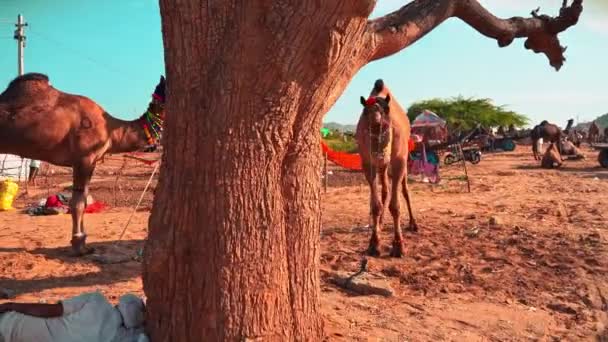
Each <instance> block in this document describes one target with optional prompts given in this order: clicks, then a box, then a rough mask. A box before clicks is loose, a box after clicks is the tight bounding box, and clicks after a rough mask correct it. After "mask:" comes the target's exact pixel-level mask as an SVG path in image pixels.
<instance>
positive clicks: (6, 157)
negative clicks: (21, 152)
mask: <svg viewBox="0 0 608 342" xmlns="http://www.w3.org/2000/svg"><path fill="white" fill-rule="evenodd" d="M30 162H31V160H29V159H24V158H21V157H19V156H15V155H12V154H0V177H1V178H5V177H6V178H12V179H15V180H17V179H27V176H28V174H29V171H30ZM19 172H21V175H20V174H19Z"/></svg>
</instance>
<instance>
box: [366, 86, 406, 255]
mask: <svg viewBox="0 0 608 342" xmlns="http://www.w3.org/2000/svg"><path fill="white" fill-rule="evenodd" d="M361 105H362V106H363V111H362V113H361V116H360V118H359V122H358V123H357V130H356V140H357V145H358V147H359V155H360V156H361V161H362V165H363V172H364V174H365V178H366V179H367V182H368V183H369V187H370V193H371V197H370V207H371V214H372V236H371V239H370V242H369V248H368V249H367V253H368V254H369V255H371V256H379V255H380V250H379V245H380V240H379V238H378V230H379V227H381V226H382V216H383V213H384V210H385V205H386V202H387V199H388V197H389V193H390V195H391V199H390V204H389V210H390V213H391V215H392V217H393V224H394V225H393V227H394V233H395V235H394V239H393V245H392V249H391V252H390V256H392V257H397V258H399V257H402V256H403V255H404V254H405V253H404V245H403V235H402V233H401V226H400V224H399V220H400V212H399V211H400V204H399V195H400V194H399V187H400V186H401V187H402V191H403V196H404V197H405V201H406V203H407V209H408V213H409V230H410V231H417V230H418V226H417V224H416V220H415V218H414V215H413V212H412V207H411V200H410V194H409V190H408V186H407V158H408V152H409V151H408V148H409V147H408V142H409V139H410V123H409V120H408V119H407V115H406V113H405V111H404V110H403V109H402V108H401V106H399V104H398V103H397V101H396V100H395V99H394V98H393V96H392V95H391V92H390V90H389V89H388V87H386V86H385V85H384V82H383V81H382V80H381V79H379V80H377V81H376V82H375V84H374V87H373V89H372V91H371V93H370V96H369V97H368V98H367V99H365V98H364V97H361ZM389 168H390V177H391V189H390V191H389V188H388V186H389V184H388V183H389ZM378 179H380V181H381V183H382V194H381V195H382V197H381V198H379V194H378V182H377V180H378Z"/></svg>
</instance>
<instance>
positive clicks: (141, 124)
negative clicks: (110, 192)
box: [0, 73, 165, 256]
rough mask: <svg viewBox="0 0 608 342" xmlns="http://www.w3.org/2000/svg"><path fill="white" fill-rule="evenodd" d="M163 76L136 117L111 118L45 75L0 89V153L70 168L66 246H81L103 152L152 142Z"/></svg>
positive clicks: (81, 250) (158, 124)
mask: <svg viewBox="0 0 608 342" xmlns="http://www.w3.org/2000/svg"><path fill="white" fill-rule="evenodd" d="M164 96H165V79H164V77H162V76H161V79H160V82H159V84H158V85H157V86H156V89H155V91H154V94H153V95H152V97H153V99H152V101H151V102H150V104H149V105H148V110H147V111H146V112H145V113H144V114H143V115H142V116H141V117H140V118H139V119H137V120H134V121H124V120H119V119H116V118H114V117H112V116H110V114H108V113H107V112H106V111H104V109H103V108H102V107H101V106H99V105H98V104H96V103H95V102H93V101H92V100H90V99H89V98H87V97H84V96H79V95H72V94H67V93H64V92H62V91H59V90H57V89H55V88H53V87H52V86H51V84H50V83H49V78H48V77H47V76H46V75H43V74H38V73H30V74H26V75H23V76H20V77H17V78H16V79H14V80H13V81H12V82H11V83H10V84H9V85H8V88H6V90H5V91H4V92H3V93H2V94H0V153H7V154H16V155H19V156H21V157H24V158H30V159H35V160H43V161H46V162H49V163H51V164H55V165H60V166H66V167H72V169H73V190H72V192H73V196H72V200H71V201H70V210H71V214H72V240H71V245H72V251H71V253H70V254H72V255H74V256H81V255H84V254H89V253H91V252H93V249H92V248H88V247H87V246H86V242H85V241H86V234H85V229H84V220H83V217H84V209H85V207H86V198H87V195H88V191H89V183H90V181H91V176H92V175H93V171H94V170H95V165H96V163H97V162H98V161H99V160H100V159H101V158H102V157H103V156H104V155H105V154H106V153H122V152H132V151H137V150H141V149H143V148H144V147H146V146H148V145H152V144H156V143H157V142H158V139H159V137H160V132H161V130H162V120H163V117H164Z"/></svg>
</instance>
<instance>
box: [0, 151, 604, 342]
mask: <svg viewBox="0 0 608 342" xmlns="http://www.w3.org/2000/svg"><path fill="white" fill-rule="evenodd" d="M586 152H587V155H588V159H587V160H585V161H569V162H566V164H565V167H564V168H562V169H561V170H542V169H539V168H538V167H537V163H536V162H534V161H533V160H532V157H531V153H529V152H528V148H525V150H524V149H520V148H518V149H517V150H516V151H515V152H510V153H497V154H491V155H485V156H484V159H483V160H482V162H481V163H480V164H479V165H470V164H467V171H468V173H469V175H470V181H471V193H467V187H466V182H465V180H464V179H465V178H464V177H463V170H462V169H461V168H460V166H459V165H454V166H451V167H448V168H446V169H443V170H442V176H443V179H444V181H443V182H442V184H441V185H429V184H423V183H420V182H414V183H411V187H410V188H411V190H412V192H413V201H414V211H415V214H416V216H417V219H418V223H419V226H420V231H419V232H418V233H416V234H412V233H405V238H406V256H405V257H404V258H403V259H393V258H389V257H388V252H389V249H390V245H391V239H392V224H391V223H390V222H391V220H390V215H389V213H388V211H387V213H386V214H385V220H384V221H385V222H386V223H385V227H384V229H383V230H382V232H381V243H382V247H381V252H382V256H381V257H379V258H367V259H368V267H367V268H368V272H369V273H372V274H374V275H377V276H382V277H385V278H386V279H387V280H388V282H389V283H390V284H391V286H392V287H393V288H394V289H395V292H396V295H395V296H393V297H391V298H385V297H380V296H361V295H356V294H354V293H350V292H347V291H345V290H343V289H341V288H338V287H336V286H334V285H333V284H331V283H330V282H329V281H328V277H329V276H330V275H331V274H332V272H334V271H347V272H352V273H355V272H356V271H358V270H359V267H360V263H361V260H362V259H363V258H364V257H365V255H364V251H365V249H366V248H367V244H368V241H369V236H370V232H369V229H368V228H366V225H367V224H368V220H369V219H368V217H369V216H368V213H369V204H368V198H369V190H368V188H367V186H366V185H365V183H364V179H363V176H362V175H361V174H359V173H353V172H347V171H343V170H340V169H338V168H335V167H334V168H332V174H331V175H330V176H329V179H328V191H327V193H326V194H324V196H323V228H322V238H321V243H322V256H321V277H322V288H321V290H322V312H323V314H324V316H325V321H326V330H327V336H328V340H330V341H488V340H489V341H528V340H538V341H553V340H554V341H560V340H569V341H574V340H577V341H581V340H583V341H585V340H586V341H596V340H608V332H607V329H606V326H605V325H606V324H608V272H607V270H608V265H607V263H608V258H607V256H608V250H607V238H608V221H607V219H608V211H606V203H607V202H606V193H608V170H604V169H601V168H599V166H598V163H597V160H596V153H594V152H591V151H588V150H587V151H586ZM123 166H124V168H123V170H122V172H118V171H119V170H120V169H121V167H123ZM53 170H54V173H53V174H52V175H51V174H49V176H48V177H42V178H41V179H40V185H39V186H38V187H37V189H30V193H29V194H28V195H26V196H22V197H20V198H19V199H18V200H17V202H16V206H18V207H20V208H23V207H24V206H25V205H26V204H27V203H30V202H32V201H33V200H35V199H39V198H41V197H45V196H46V195H47V194H52V193H55V192H57V191H58V190H60V189H61V188H62V187H65V186H67V185H69V184H71V182H70V179H71V177H70V174H69V170H67V169H62V168H54V169H53ZM151 171H152V168H151V167H148V166H142V164H138V163H137V162H135V161H129V162H128V165H126V166H125V165H123V161H122V158H117V157H113V158H109V159H108V160H107V161H106V162H105V163H104V164H102V165H101V166H100V167H99V168H98V171H97V172H96V176H95V177H94V183H93V184H92V194H93V196H94V198H95V199H97V200H101V201H104V202H106V203H108V204H109V205H111V206H112V208H111V209H109V210H108V211H106V212H103V213H99V214H88V215H87V217H86V223H87V228H88V231H89V234H90V235H89V239H90V242H91V245H92V246H94V247H96V248H97V249H98V251H100V252H101V253H107V254H119V255H129V256H133V255H136V253H137V250H138V249H139V248H141V247H142V246H143V239H144V238H145V237H146V233H147V229H146V227H147V220H148V215H149V208H150V206H151V201H152V191H149V192H148V193H147V194H146V195H145V196H144V199H143V203H142V209H141V210H139V211H138V212H137V213H135V215H134V217H133V220H132V222H131V224H130V226H129V229H128V230H127V232H126V234H125V236H124V237H123V239H122V240H121V241H118V242H117V241H116V240H117V238H118V236H119V235H120V233H121V231H122V229H123V228H124V224H125V222H126V221H127V219H128V217H129V215H130V214H131V210H132V206H133V205H134V204H135V203H136V202H137V200H138V199H139V196H140V194H141V192H142V190H143V188H144V186H145V184H146V183H147V181H148V178H149V176H150V173H151ZM117 173H120V174H121V175H120V177H119V179H118V181H117V180H116V178H117ZM154 186H155V182H152V190H153V188H154ZM403 207H404V206H403ZM402 213H403V216H404V219H402V224H405V223H407V220H406V219H405V217H406V215H405V207H404V208H403V210H402ZM70 227H71V219H70V217H69V215H59V216H42V217H31V216H28V215H25V214H22V213H20V212H18V211H13V212H2V213H0V288H7V289H10V290H13V291H15V292H16V299H14V300H18V301H38V300H40V299H44V300H47V301H54V300H59V299H61V298H65V297H68V296H72V295H76V294H78V293H80V292H82V291H88V290H92V289H99V290H100V291H102V292H103V293H104V294H106V296H108V297H109V298H111V299H113V300H116V298H117V297H118V296H120V295H121V294H123V293H125V292H135V293H139V294H142V284H141V278H140V274H141V264H140V263H139V262H138V261H136V260H131V261H128V262H124V263H120V264H100V263H97V262H95V261H93V260H91V259H90V258H83V259H75V258H70V257H67V256H66V252H67V244H68V240H69V233H70Z"/></svg>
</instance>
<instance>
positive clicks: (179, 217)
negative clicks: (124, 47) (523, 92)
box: [144, 0, 582, 341]
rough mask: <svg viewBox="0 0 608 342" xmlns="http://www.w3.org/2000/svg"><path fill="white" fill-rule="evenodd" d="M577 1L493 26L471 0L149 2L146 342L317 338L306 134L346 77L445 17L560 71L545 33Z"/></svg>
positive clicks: (311, 135) (312, 140)
mask: <svg viewBox="0 0 608 342" xmlns="http://www.w3.org/2000/svg"><path fill="white" fill-rule="evenodd" d="M581 2H582V1H580V0H575V3H574V4H573V5H572V6H570V7H565V9H563V10H562V16H560V17H558V18H555V19H552V18H545V17H543V18H540V17H535V18H530V19H525V20H524V19H521V18H515V19H508V20H499V19H497V18H495V17H493V16H492V15H491V14H489V13H488V12H487V11H485V10H484V9H483V8H482V7H481V6H480V5H479V4H478V3H477V2H476V1H474V0H418V1H414V2H413V3H411V4H409V5H407V6H405V7H403V8H402V9H400V10H398V11H396V12H394V13H392V14H389V15H387V16H386V17H383V18H380V19H377V20H373V21H368V19H367V18H368V16H369V14H370V13H371V11H372V9H373V7H374V6H375V1H374V0H357V1H355V0H341V1H338V0H333V1H328V0H327V1H326V0H323V1H319V0H283V1H276V0H247V1H239V0H223V1H220V0H215V1H214V0H207V1H202V0H160V7H161V14H162V28H163V39H164V46H165V62H166V73H167V83H168V103H167V120H166V128H165V133H164V134H165V136H164V139H165V141H164V146H165V152H164V156H163V164H162V169H161V177H160V178H161V181H160V183H159V185H158V188H157V190H158V191H157V195H156V197H155V200H154V207H153V211H152V215H151V217H150V232H149V240H148V242H147V244H146V248H145V261H144V290H145V292H146V295H147V297H148V328H149V333H150V334H151V337H152V340H153V341H242V340H260V341H289V340H302V341H319V340H321V339H322V335H323V329H322V318H321V317H320V314H319V274H318V263H319V255H320V250H319V248H320V247H319V230H320V215H321V214H320V177H319V176H320V149H319V133H318V132H319V129H320V127H321V120H322V117H323V115H324V114H325V113H326V112H327V111H328V109H329V108H330V107H331V106H332V105H333V104H334V102H335V101H336V99H337V97H338V96H339V95H340V94H341V93H342V92H343V90H344V88H345V87H346V86H347V84H348V82H349V81H350V80H351V79H352V77H353V76H354V74H355V73H356V72H357V71H358V70H359V69H360V68H361V67H362V66H364V65H365V64H367V63H369V62H370V61H372V60H375V59H379V58H382V57H385V56H388V55H390V54H392V53H394V52H397V51H399V50H400V49H403V48H405V47H407V46H408V45H410V44H411V43H412V42H414V41H416V40H417V39H419V38H420V37H422V36H423V35H424V34H426V33H427V32H429V31H430V30H431V29H432V28H433V27H435V26H437V25H439V24H440V23H441V22H442V21H443V20H445V19H447V18H449V17H453V16H454V17H460V18H462V19H463V20H465V21H466V22H467V23H469V24H471V25H472V26H473V27H475V28H476V29H477V30H478V31H480V32H482V33H483V34H485V35H487V36H490V37H493V38H497V39H498V40H499V42H500V43H501V46H504V45H505V44H506V43H508V42H509V40H512V38H513V37H523V36H527V37H530V38H529V39H532V40H533V42H536V41H537V40H538V41H539V42H538V43H533V44H532V48H534V49H536V50H538V51H542V52H545V53H546V54H547V55H548V56H549V59H550V61H551V63H552V64H554V66H557V64H559V65H561V61H563V59H561V58H563V56H562V50H561V48H560V49H559V51H557V50H555V49H554V44H555V41H556V38H555V37H556V35H557V33H559V32H561V31H563V30H565V29H566V28H567V27H569V26H571V25H573V24H574V23H576V19H577V18H578V16H579V15H580V11H581V10H582V8H581V6H580V5H581ZM566 17H567V18H570V20H566ZM534 37H537V38H534ZM554 38H555V41H553V39H554ZM545 40H546V41H545ZM547 42H548V43H547ZM543 46H552V48H551V49H548V48H547V49H543V48H542V47H543ZM557 46H558V47H559V43H557ZM558 61H559V63H558ZM356 100H357V99H353V101H356Z"/></svg>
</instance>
